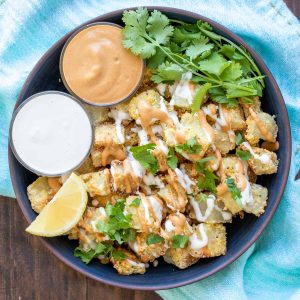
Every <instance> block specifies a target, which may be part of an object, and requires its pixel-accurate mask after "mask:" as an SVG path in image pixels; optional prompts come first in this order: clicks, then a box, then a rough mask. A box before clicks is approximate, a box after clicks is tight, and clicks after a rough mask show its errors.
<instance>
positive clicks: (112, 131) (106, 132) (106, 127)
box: [94, 123, 124, 147]
mask: <svg viewBox="0 0 300 300" xmlns="http://www.w3.org/2000/svg"><path fill="white" fill-rule="evenodd" d="M121 126H122V125H121ZM121 130H122V133H123V135H124V127H123V126H122V129H121ZM108 140H112V141H113V143H114V144H120V141H119V139H118V136H117V130H116V126H115V124H111V123H106V124H100V125H97V126H96V127H95V139H94V146H95V147H102V146H105V144H106V143H107V141H108Z"/></svg>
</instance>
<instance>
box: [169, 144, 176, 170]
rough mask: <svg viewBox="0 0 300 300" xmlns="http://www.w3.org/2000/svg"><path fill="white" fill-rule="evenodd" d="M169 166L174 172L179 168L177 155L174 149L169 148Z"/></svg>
mask: <svg viewBox="0 0 300 300" xmlns="http://www.w3.org/2000/svg"><path fill="white" fill-rule="evenodd" d="M167 164H168V166H169V167H170V168H171V169H173V170H175V169H176V168H177V164H178V158H177V156H176V155H175V151H174V148H169V152H168V157H167Z"/></svg>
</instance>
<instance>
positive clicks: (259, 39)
mask: <svg viewBox="0 0 300 300" xmlns="http://www.w3.org/2000/svg"><path fill="white" fill-rule="evenodd" d="M137 5H163V6H172V7H177V8H185V9H188V10H191V11H193V12H197V13H200V14H202V15H204V16H207V17H209V18H211V19H214V20H216V21H217V22H219V23H221V24H223V25H225V26H227V27H228V28H229V29H231V30H232V31H233V32H235V33H236V34H238V35H239V36H240V37H242V38H243V39H244V40H245V41H246V42H247V43H249V44H250V45H251V46H252V47H253V48H254V49H255V50H256V51H257V52H258V53H259V54H260V55H261V56H262V57H263V59H264V60H265V62H266V63H267V65H268V67H269V68H270V70H271V72H272V73H273V75H274V76H275V79H276V80H277V82H278V84H279V87H280V89H281V91H282V94H283V96H284V99H285V101H286V104H287V107H288V113H289V117H290V121H291V127H292V138H293V150H292V151H293V153H292V164H291V171H290V176H289V181H288V185H287V187H286V190H285V194H284V197H283V199H282V201H281V204H280V206H279V208H278V210H277V212H276V214H275V216H274V218H273V219H272V221H271V223H270V224H269V226H268V227H267V229H266V230H265V231H264V233H263V235H262V237H261V238H260V239H259V240H258V241H257V242H256V244H255V245H253V246H252V247H251V248H250V249H249V250H248V251H247V252H246V253H245V254H244V255H243V256H242V257H240V258H239V259H238V260H237V261H235V262H234V263H233V264H231V265H230V266H228V267H227V268H226V269H224V270H223V271H221V272H219V273H217V274H215V275H214V276H211V277H209V278H207V279H205V280H202V281H201V282H198V283H195V284H192V285H189V286H186V287H182V288H178V289H172V290H166V291H160V292H159V294H160V295H161V296H162V297H163V298H165V299H206V300H210V299H218V300H219V299H223V300H226V299H267V298H270V299H300V254H299V251H300V223H299V222H300V221H299V220H300V205H299V200H298V199H299V198H298V197H297V196H298V195H299V193H300V182H299V181H298V182H296V181H294V177H295V175H296V172H297V170H298V169H299V167H300V145H299V143H300V133H299V128H300V79H299V78H300V61H299V58H300V25H299V22H298V20H297V19H296V18H295V17H294V16H293V15H292V13H291V12H290V11H289V10H288V9H287V7H286V5H285V4H284V3H283V2H282V1H279V0H202V1H200V0H196V1H195V0H193V1H180V0H173V1H171V0H168V1H159V0H157V1H143V0H139V1H108V0H102V1H101V0H99V1H96V0H74V1H71V0H65V1H58V0H51V1H47V0H18V1H15V0H11V1H9V0H7V1H3V0H2V1H1V0H0V32H1V38H0V194H2V195H5V196H12V197H13V196H14V194H13V190H12V187H11V182H10V178H9V172H8V163H7V136H8V127H9V120H10V117H11V113H12V110H13V106H14V104H15V101H16V99H17V96H18V93H19V91H20V88H21V87H22V84H23V83H24V81H25V79H26V77H27V75H28V73H29V72H30V70H31V69H32V68H33V66H34V64H35V63H36V62H37V60H38V59H39V58H40V57H41V56H42V54H43V53H44V52H45V51H46V50H47V49H48V48H49V47H50V46H51V45H52V44H53V43H54V42H55V41H56V40H58V39H59V38H60V37H62V36H63V35H64V34H65V33H66V32H68V31H69V30H71V29H73V28H74V27H75V26H77V25H79V24H80V23H82V22H84V21H86V20H88V19H90V18H93V17H95V16H98V15H100V14H103V13H106V12H109V11H112V10H115V9H120V8H124V7H130V6H137ZM297 193H298V195H297Z"/></svg>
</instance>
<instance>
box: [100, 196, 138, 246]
mask: <svg viewBox="0 0 300 300" xmlns="http://www.w3.org/2000/svg"><path fill="white" fill-rule="evenodd" d="M124 208H125V200H123V199H119V200H118V201H117V203H116V204H115V205H112V204H110V203H108V204H107V205H106V207H105V211H106V214H107V217H108V219H107V220H100V221H99V222H98V223H97V225H96V228H97V230H99V231H100V232H102V233H104V234H106V235H107V236H108V237H109V238H110V240H112V241H117V242H118V243H119V244H120V245H121V244H123V243H124V242H130V241H133V240H134V238H135V230H134V229H132V227H131V218H132V216H131V214H126V215H125V214H124Z"/></svg>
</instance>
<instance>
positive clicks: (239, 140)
mask: <svg viewBox="0 0 300 300" xmlns="http://www.w3.org/2000/svg"><path fill="white" fill-rule="evenodd" d="M243 142H244V138H243V136H242V134H241V133H240V132H238V133H237V134H236V135H235V143H236V144H237V145H240V144H241V143H243Z"/></svg>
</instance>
